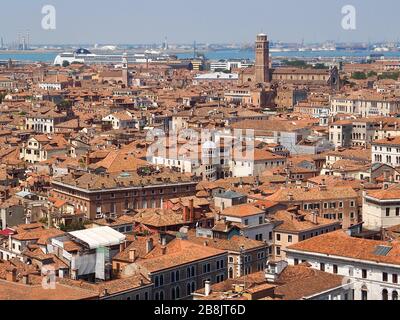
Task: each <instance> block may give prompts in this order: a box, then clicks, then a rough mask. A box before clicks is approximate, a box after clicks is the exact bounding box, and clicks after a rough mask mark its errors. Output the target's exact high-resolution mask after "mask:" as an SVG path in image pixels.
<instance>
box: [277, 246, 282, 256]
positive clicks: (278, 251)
mask: <svg viewBox="0 0 400 320" xmlns="http://www.w3.org/2000/svg"><path fill="white" fill-rule="evenodd" d="M276 255H277V256H280V255H281V247H276Z"/></svg>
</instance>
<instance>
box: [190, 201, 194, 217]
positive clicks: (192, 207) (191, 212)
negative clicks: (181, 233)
mask: <svg viewBox="0 0 400 320" xmlns="http://www.w3.org/2000/svg"><path fill="white" fill-rule="evenodd" d="M189 206H190V222H193V221H194V199H190V200H189Z"/></svg>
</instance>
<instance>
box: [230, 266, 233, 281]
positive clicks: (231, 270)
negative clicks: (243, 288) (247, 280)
mask: <svg viewBox="0 0 400 320" xmlns="http://www.w3.org/2000/svg"><path fill="white" fill-rule="evenodd" d="M229 278H230V279H232V278H233V268H229Z"/></svg>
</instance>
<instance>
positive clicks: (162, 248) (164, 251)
mask: <svg viewBox="0 0 400 320" xmlns="http://www.w3.org/2000/svg"><path fill="white" fill-rule="evenodd" d="M166 253H167V247H165V246H162V247H161V254H162V255H165V254H166Z"/></svg>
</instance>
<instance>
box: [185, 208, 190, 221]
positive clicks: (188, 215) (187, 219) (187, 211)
mask: <svg viewBox="0 0 400 320" xmlns="http://www.w3.org/2000/svg"><path fill="white" fill-rule="evenodd" d="M189 221H190V213H189V208H188V207H183V222H189Z"/></svg>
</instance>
